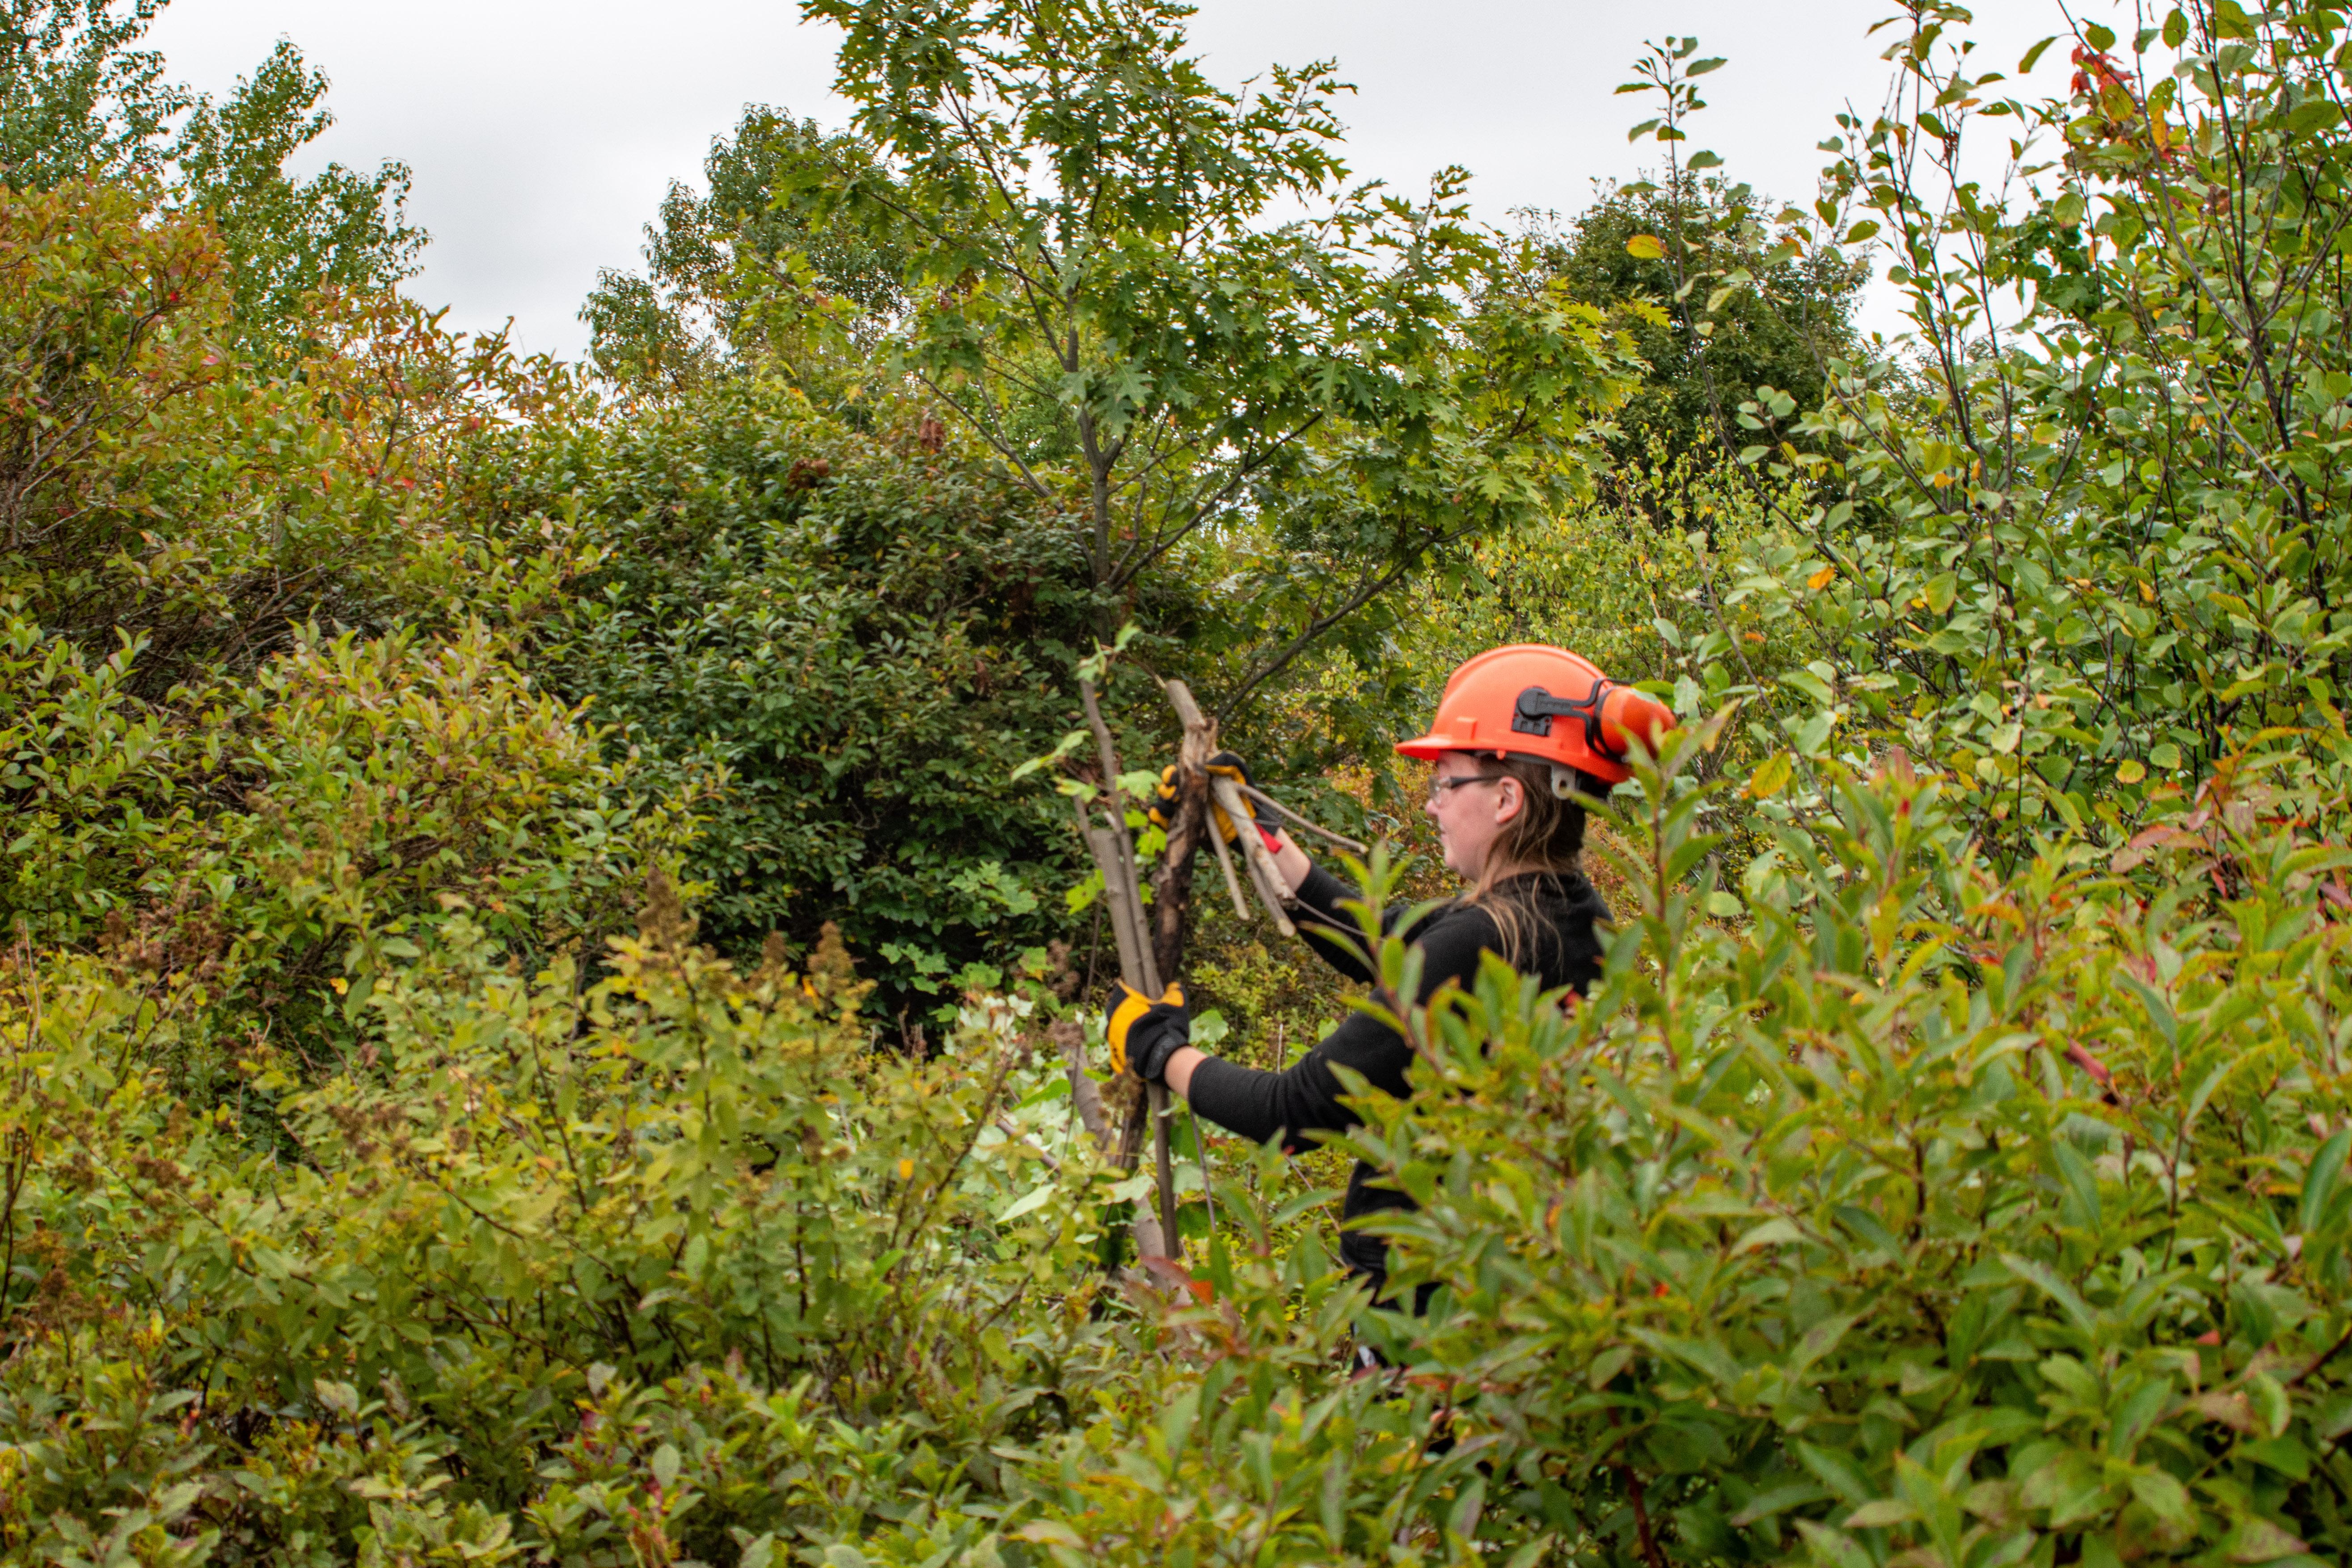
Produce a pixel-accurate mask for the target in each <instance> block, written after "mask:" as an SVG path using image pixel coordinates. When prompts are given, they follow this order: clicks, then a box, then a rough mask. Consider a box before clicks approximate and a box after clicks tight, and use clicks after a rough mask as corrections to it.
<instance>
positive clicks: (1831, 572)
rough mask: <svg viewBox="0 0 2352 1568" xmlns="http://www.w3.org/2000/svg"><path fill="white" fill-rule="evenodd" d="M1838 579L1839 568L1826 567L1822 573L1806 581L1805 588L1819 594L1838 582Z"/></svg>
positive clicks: (1817, 573)
mask: <svg viewBox="0 0 2352 1568" xmlns="http://www.w3.org/2000/svg"><path fill="white" fill-rule="evenodd" d="M1836 579H1837V568H1836V567H1834V566H1824V567H1822V569H1821V570H1820V571H1818V572H1816V573H1814V574H1812V575H1811V576H1810V577H1808V578H1806V579H1805V586H1806V587H1808V588H1811V590H1812V591H1813V592H1814V593H1816V594H1818V593H1820V592H1821V591H1822V589H1824V588H1826V587H1828V586H1829V585H1830V584H1832V582H1834V581H1836Z"/></svg>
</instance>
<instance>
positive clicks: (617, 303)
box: [580, 105, 904, 392]
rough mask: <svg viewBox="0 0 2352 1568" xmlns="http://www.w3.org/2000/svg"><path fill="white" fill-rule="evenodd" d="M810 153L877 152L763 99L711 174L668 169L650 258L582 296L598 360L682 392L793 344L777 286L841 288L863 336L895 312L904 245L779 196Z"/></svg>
mask: <svg viewBox="0 0 2352 1568" xmlns="http://www.w3.org/2000/svg"><path fill="white" fill-rule="evenodd" d="M812 161H813V162H814V165H815V172H816V174H817V175H818V177H820V178H821V177H823V175H824V172H826V171H835V170H837V171H845V172H846V171H853V170H855V171H863V170H867V169H870V168H871V166H872V164H873V163H874V153H873V150H872V149H871V148H870V147H868V146H866V143H865V142H863V141H861V140H860V139H859V138H857V137H856V136H853V135H842V134H835V135H827V134H826V133H825V132H823V131H822V130H820V129H819V128H818V126H817V124H816V122H815V121H811V120H803V121H798V122H795V121H793V117H792V115H791V114H790V113H789V112H788V111H786V110H776V109H771V108H769V107H767V106H765V105H753V106H752V107H751V108H749V109H746V110H744V111H743V118H742V120H741V121H740V122H739V123H738V124H737V125H736V127H735V132H734V134H732V135H731V136H720V137H717V138H714V139H713V140H712V142H711V144H710V153H709V156H708V157H707V158H705V159H704V161H703V166H702V167H703V178H704V182H705V185H706V187H707V188H706V189H705V190H701V191H698V190H696V189H695V188H694V187H693V186H691V185H688V184H686V183H684V182H683V181H677V182H673V183H672V184H671V185H670V188H669V195H667V196H666V197H664V198H663V200H662V205H661V212H660V215H659V216H658V218H657V219H656V222H654V223H650V224H647V225H646V247H645V255H646V270H645V271H644V272H642V273H636V272H622V271H618V270H615V269H611V268H607V269H606V270H604V272H602V273H601V274H599V275H598V278H597V280H596V288H595V289H594V290H593V292H592V293H591V294H590V295H589V297H588V301H587V303H586V304H585V305H583V307H582V308H581V311H580V319H581V320H582V321H584V322H586V323H587V324H588V327H589V330H590V332H591V350H590V352H591V353H592V355H593V359H594V362H595V364H596V368H597V369H598V371H600V372H601V373H602V374H604V375H605V376H606V377H607V378H609V379H611V380H613V381H615V382H618V383H621V384H625V385H627V386H629V387H631V388H632V389H633V390H635V391H639V392H677V391H680V390H683V389H684V388H686V387H687V386H689V385H691V384H695V383H696V382H698V381H701V380H704V379H707V378H708V377H709V376H710V375H711V374H714V373H715V372H719V371H722V370H727V369H740V368H746V367H749V366H751V365H755V364H760V363H773V362H774V361H776V360H777V359H778V358H779V357H788V356H789V355H790V353H791V350H792V348H793V346H796V342H795V343H787V342H782V341H779V338H778V336H777V335H776V333H774V332H773V331H771V330H770V329H771V327H772V323H773V321H774V312H773V311H772V310H769V309H768V308H767V306H768V303H769V302H770V301H771V300H773V299H775V298H776V297H777V296H778V295H779V293H783V294H787V295H797V294H798V293H799V292H800V291H802V290H807V291H809V292H810V293H812V294H815V295H821V296H824V298H825V299H826V300H833V301H838V302H839V303H840V304H841V305H842V306H845V308H846V313H847V314H848V316H849V317H850V318H851V320H852V321H853V323H855V324H856V328H857V329H858V334H859V335H860V336H866V337H870V336H872V335H873V333H874V332H875V331H877V330H878V324H879V323H880V322H881V321H885V320H887V318H888V317H889V316H891V315H893V314H895V313H896V312H897V310H898V308H899V307H900V305H901V303H902V300H901V298H900V294H899V289H898V277H899V272H900V269H901V267H902V266H903V260H904V258H903V257H902V255H901V253H900V249H899V247H898V245H897V244H896V243H895V242H894V240H893V238H892V237H890V236H887V235H878V234H876V233H874V232H873V231H872V228H871V226H868V225H866V224H864V223H859V222H853V221H848V220H836V221H834V222H830V223H824V222H817V223H813V222H811V221H809V219H808V217H807V216H806V215H805V214H803V212H801V211H798V210H796V209H795V208H794V206H793V205H792V204H791V203H790V202H789V201H787V200H780V199H779V198H780V197H781V196H783V195H785V194H786V193H788V192H789V191H791V190H792V189H793V188H794V187H796V186H798V185H799V184H803V183H804V181H805V179H806V177H807V175H806V174H805V173H804V171H803V165H806V164H808V163H811V162H812Z"/></svg>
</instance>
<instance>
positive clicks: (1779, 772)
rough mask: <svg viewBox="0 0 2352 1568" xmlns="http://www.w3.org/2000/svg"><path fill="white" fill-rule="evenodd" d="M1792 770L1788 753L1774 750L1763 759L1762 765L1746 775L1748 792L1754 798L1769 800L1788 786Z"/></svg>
mask: <svg viewBox="0 0 2352 1568" xmlns="http://www.w3.org/2000/svg"><path fill="white" fill-rule="evenodd" d="M1793 771H1794V769H1793V768H1792V767H1791V766H1790V762H1789V753H1788V752H1774V753H1773V754H1772V755H1770V756H1769V757H1767V758H1766V759H1764V763H1763V765H1762V766H1760V767H1759V768H1758V769H1757V770H1756V771H1755V773H1751V774H1750V775H1748V795H1749V797H1750V798H1752V799H1755V800H1770V799H1771V798H1772V797H1773V796H1774V795H1779V794H1780V792H1781V791H1782V790H1784V789H1786V788H1788V787H1789V775H1790V773H1792V772H1793Z"/></svg>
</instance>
